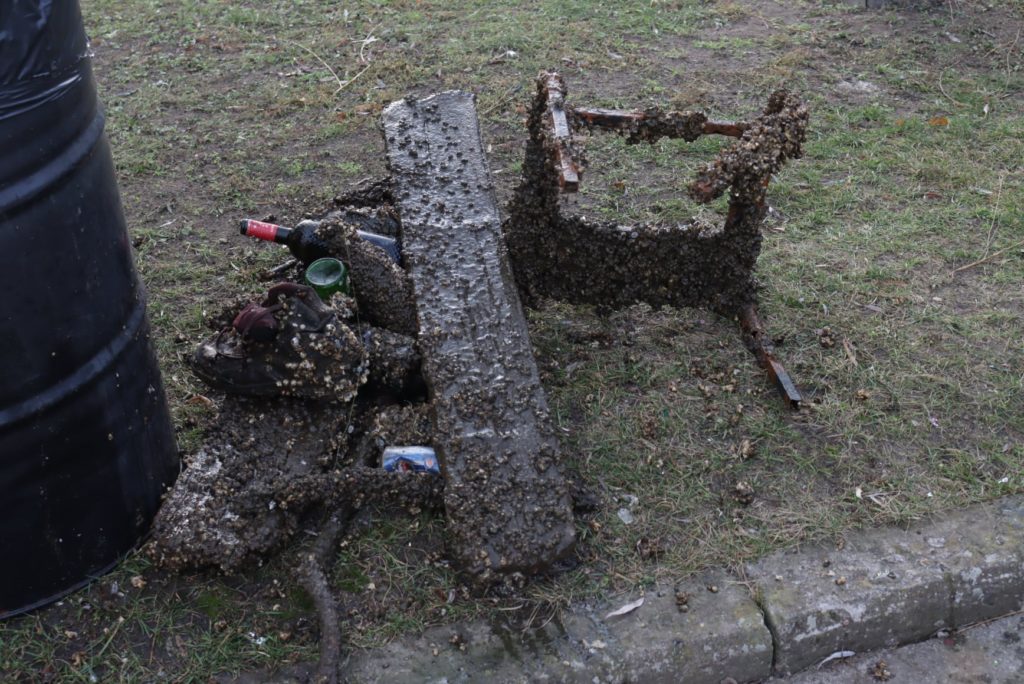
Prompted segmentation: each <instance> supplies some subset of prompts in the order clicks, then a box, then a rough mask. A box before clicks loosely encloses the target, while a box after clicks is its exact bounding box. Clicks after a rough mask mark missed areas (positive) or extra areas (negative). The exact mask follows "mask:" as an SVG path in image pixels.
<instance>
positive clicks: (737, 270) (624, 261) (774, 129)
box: [504, 72, 808, 403]
mask: <svg viewBox="0 0 1024 684" xmlns="http://www.w3.org/2000/svg"><path fill="white" fill-rule="evenodd" d="M565 98H566V87H565V83H564V81H563V80H562V78H561V77H560V76H559V75H558V74H555V73H552V72H543V73H541V75H540V77H539V78H538V80H537V91H536V96H535V97H534V100H533V103H532V106H531V109H530V112H529V120H528V127H529V141H528V143H527V148H526V155H525V158H524V160H523V176H522V180H521V181H520V184H519V186H518V188H517V189H516V191H515V195H514V197H513V200H512V202H511V203H510V205H509V208H508V217H507V218H506V219H505V223H504V232H505V239H506V242H507V244H508V250H509V256H510V257H511V260H512V265H513V268H514V271H515V276H516V281H517V283H518V284H519V287H520V290H521V291H522V293H523V297H524V300H525V301H527V302H533V301H535V300H536V299H537V298H539V297H552V298H555V299H560V300H564V301H568V302H572V303H577V304H596V305H600V306H602V307H613V308H617V307H623V306H628V305H630V304H634V303H637V302H647V303H649V304H651V305H654V306H658V305H671V306H694V307H702V308H707V309H711V310H713V311H716V312H718V313H721V314H723V315H726V316H730V317H732V316H740V315H741V314H743V313H744V312H749V309H750V307H753V306H756V302H757V295H756V292H757V281H756V279H755V277H754V269H755V266H756V263H757V257H758V255H759V254H760V251H761V230H760V227H761V223H762V221H763V220H764V217H765V214H766V212H767V210H768V205H767V202H766V193H767V188H768V183H769V181H770V180H771V176H772V174H774V173H776V172H778V170H779V169H780V168H781V167H782V165H783V164H784V163H785V161H786V160H788V159H794V158H798V157H799V156H800V155H801V145H802V143H803V141H804V137H805V133H806V128H807V121H808V113H807V108H806V107H805V106H804V105H803V103H802V102H800V100H799V99H797V98H796V97H795V96H793V95H791V94H789V93H787V92H786V91H778V92H776V93H774V94H773V95H772V96H771V98H770V99H769V101H768V106H767V107H766V108H765V110H764V112H763V113H762V114H761V115H760V116H759V117H757V118H756V119H754V120H753V121H751V122H737V123H719V122H712V121H709V120H708V119H707V117H706V115H704V114H702V113H699V112H663V111H662V110H660V109H657V108H652V109H647V110H644V111H635V112H631V111H619V110H606V109H587V108H582V107H572V106H570V105H568V104H567V103H566V102H565ZM574 128H576V129H579V128H586V129H590V130H598V129H600V130H608V131H613V132H616V133H619V134H621V135H623V136H624V137H625V138H626V141H627V142H629V143H640V142H647V143H649V142H653V141H655V140H657V139H659V138H661V137H673V138H682V139H684V140H687V141H693V140H696V139H697V138H698V137H700V136H701V135H708V134H719V135H726V136H731V137H735V138H738V140H737V141H736V142H735V143H734V144H733V145H731V146H730V147H728V148H726V149H725V150H723V151H722V152H721V153H720V154H719V155H718V158H717V159H716V160H715V161H713V162H712V163H710V164H708V165H707V166H706V167H705V168H703V169H702V170H701V171H700V172H699V173H698V175H697V178H696V179H695V180H694V182H693V183H692V184H691V185H690V187H689V194H690V196H691V197H692V198H693V199H694V200H696V201H697V202H701V203H707V202H710V201H712V200H714V199H715V198H717V197H720V196H721V195H723V194H724V193H725V192H728V193H729V209H728V214H727V216H726V217H725V221H724V225H721V226H719V225H712V224H709V223H706V222H703V221H701V220H698V219H693V220H691V221H689V222H686V223H679V224H657V223H641V224H635V225H622V224H618V223H615V222H613V221H597V220H593V219H589V218H586V217H583V216H577V215H570V214H568V212H567V211H565V210H564V204H565V203H564V201H563V199H562V194H563V193H567V192H574V191H576V190H577V189H578V187H579V183H580V178H581V176H582V168H581V161H580V160H581V159H582V154H581V150H580V149H579V148H578V144H577V142H576V140H575V139H574V137H573V129H574ZM753 313H754V315H755V317H756V310H755V311H754V312H753ZM747 341H748V344H750V346H751V348H752V350H754V351H755V353H757V354H758V357H759V359H762V363H764V361H763V358H764V356H765V355H767V356H769V357H770V356H771V350H770V349H767V350H765V349H764V348H763V347H762V346H761V343H762V341H763V336H761V337H755V336H751V335H748V336H747ZM772 360H773V362H774V363H775V365H776V366H778V370H780V371H781V373H782V374H783V375H785V371H784V370H782V369H781V366H780V365H778V362H777V361H774V357H772ZM785 379H786V380H787V382H788V384H787V386H786V388H783V386H782V383H778V386H779V389H780V391H782V392H783V394H784V395H786V397H787V399H789V400H790V401H791V402H794V403H798V402H799V394H797V393H796V390H795V387H793V386H792V382H791V381H788V376H785Z"/></svg>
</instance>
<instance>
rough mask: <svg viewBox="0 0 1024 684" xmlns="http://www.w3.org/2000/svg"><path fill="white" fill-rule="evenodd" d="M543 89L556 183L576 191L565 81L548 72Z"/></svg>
mask: <svg viewBox="0 0 1024 684" xmlns="http://www.w3.org/2000/svg"><path fill="white" fill-rule="evenodd" d="M544 90H545V92H546V94H547V112H548V116H549V117H550V118H551V133H552V138H553V140H552V143H553V145H554V152H555V160H556V161H557V163H558V185H559V187H561V188H562V192H576V191H577V190H579V188H580V173H579V169H578V167H577V166H576V162H575V160H573V158H572V151H571V150H570V148H569V142H570V141H571V140H572V131H571V130H570V129H569V120H568V119H567V118H566V116H565V83H564V82H563V81H562V79H561V78H560V77H559V76H558V75H557V74H548V75H547V78H546V79H545V81H544Z"/></svg>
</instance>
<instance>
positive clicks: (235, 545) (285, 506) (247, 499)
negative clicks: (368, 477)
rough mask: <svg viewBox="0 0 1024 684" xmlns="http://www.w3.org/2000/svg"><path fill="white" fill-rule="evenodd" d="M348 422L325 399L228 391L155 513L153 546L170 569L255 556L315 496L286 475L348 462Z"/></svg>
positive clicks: (266, 550)
mask: <svg viewBox="0 0 1024 684" xmlns="http://www.w3.org/2000/svg"><path fill="white" fill-rule="evenodd" d="M348 426H349V423H348V416H347V415H346V413H345V412H344V411H338V410H337V408H336V407H335V406H332V405H330V404H317V403H312V402H303V401H296V400H288V399H278V400H250V399H237V398H233V397H227V398H225V399H224V401H223V403H222V404H221V407H220V412H219V414H218V416H217V418H216V420H215V421H214V423H213V425H212V426H211V427H210V428H209V429H208V430H207V433H206V436H205V439H204V442H205V446H204V447H203V448H202V449H200V450H199V452H198V453H196V454H194V455H192V456H191V457H189V458H186V464H187V467H186V468H185V470H184V471H183V472H182V473H181V475H180V476H179V478H178V481H177V483H176V484H175V486H174V488H173V489H172V490H171V493H170V494H169V496H168V498H167V500H166V501H165V502H164V505H163V506H162V507H161V509H160V512H159V513H158V514H157V517H156V520H155V521H154V523H153V543H152V544H151V545H150V547H149V553H150V555H151V556H152V557H153V558H154V559H155V560H156V561H157V562H158V563H159V564H161V565H163V566H165V567H168V568H171V569H174V570H181V569H184V568H198V567H206V566H215V567H218V568H220V569H221V570H223V571H224V572H228V573H231V572H235V571H238V570H240V569H242V568H243V567H245V566H246V565H248V564H256V565H259V564H260V563H262V560H263V559H264V558H266V557H267V555H268V554H270V553H272V552H274V551H276V550H277V549H278V548H280V547H281V546H282V545H283V544H284V543H285V542H286V541H287V540H289V539H290V538H291V537H292V535H293V534H294V533H295V532H296V530H297V529H298V527H299V523H300V520H301V518H302V516H303V514H304V513H306V512H307V511H308V510H309V508H310V507H311V506H312V505H313V504H314V503H316V501H314V500H313V498H312V497H310V496H308V495H304V494H303V493H301V492H295V491H293V490H291V489H290V488H289V486H288V484H289V483H291V482H293V481H297V480H308V479H309V478H315V477H318V476H320V477H322V476H325V475H327V474H328V473H329V472H330V471H331V470H332V469H333V468H334V467H337V466H343V465H345V463H344V461H345V445H346V435H347V432H348Z"/></svg>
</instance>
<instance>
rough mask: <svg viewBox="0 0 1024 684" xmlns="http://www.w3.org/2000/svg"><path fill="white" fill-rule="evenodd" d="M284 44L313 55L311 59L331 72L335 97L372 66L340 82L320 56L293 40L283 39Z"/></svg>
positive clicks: (369, 65) (334, 72)
mask: <svg viewBox="0 0 1024 684" xmlns="http://www.w3.org/2000/svg"><path fill="white" fill-rule="evenodd" d="M285 42H286V43H291V44H292V45H295V46H296V47H300V48H302V49H303V50H305V51H306V52H308V53H309V54H311V55H313V57H314V58H315V59H316V60H317V61H318V62H320V63H321V64H323V65H324V68H326V69H327V70H328V71H329V72H331V76H333V77H334V81H335V82H336V83H337V84H338V87H337V88H335V90H334V94H335V95H337V94H338V93H340V92H341V91H342V90H344V89H345V88H347V87H348V86H349V85H350V84H351V83H352V81H354V80H356V79H357V78H359V77H360V76H362V75H363V72H365V71H366V70H367V69H369V68H370V67H371V66H372V64H367V65H366V66H365V67H363V68H362V70H360V71H359V73H358V74H356V75H355V76H353V77H352V78H350V79H348V80H347V81H342V80H341V77H340V76H338V72H336V71H335V70H334V69H333V68H332V67H331V65H330V64H328V63H327V62H325V61H324V59H323V58H322V57H321V56H320V55H318V54H316V53H315V52H313V51H312V50H310V49H309V48H308V47H306V46H305V45H303V44H302V43H296V42H295V41H293V40H287V39H285Z"/></svg>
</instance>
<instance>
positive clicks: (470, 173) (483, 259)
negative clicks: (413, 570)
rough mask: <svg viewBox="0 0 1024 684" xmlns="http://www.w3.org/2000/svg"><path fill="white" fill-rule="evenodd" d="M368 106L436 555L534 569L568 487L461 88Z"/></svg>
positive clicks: (569, 521) (552, 539)
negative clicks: (428, 462)
mask: <svg viewBox="0 0 1024 684" xmlns="http://www.w3.org/2000/svg"><path fill="white" fill-rule="evenodd" d="M382 118H383V124H384V136H385V141H386V146H387V157H388V164H389V166H390V169H391V173H392V177H393V181H394V187H395V195H396V200H397V202H398V208H399V212H400V215H401V221H402V247H403V253H404V255H405V259H406V262H407V267H408V272H409V275H410V277H411V278H412V282H413V289H414V292H415V295H416V308H417V317H418V320H419V345H420V351H421V353H422V355H423V373H424V377H425V379H426V381H427V386H428V389H429V392H430V400H431V404H432V410H433V411H434V419H435V429H436V437H435V443H434V447H435V448H436V450H437V452H438V458H439V460H440V462H441V467H442V472H443V474H444V477H445V480H446V483H445V494H444V497H445V510H446V515H447V521H448V544H449V553H450V555H451V556H452V558H453V560H455V562H456V563H457V564H458V565H459V567H460V569H461V570H463V571H464V572H467V573H468V574H469V575H470V576H472V577H474V578H475V579H476V580H477V581H479V582H482V583H489V582H492V581H494V580H496V579H498V578H500V577H501V576H508V575H511V574H513V573H520V572H521V573H534V572H538V571H541V570H544V569H545V568H547V567H548V566H549V565H550V564H551V563H552V562H553V561H555V560H557V559H558V558H560V557H562V556H564V555H565V554H566V553H567V552H568V551H569V550H570V549H571V548H572V545H573V543H574V541H575V531H574V527H573V515H572V508H571V499H570V494H569V489H568V485H567V483H566V482H565V480H564V478H563V477H562V473H561V469H560V465H559V453H558V442H557V440H556V439H555V437H554V435H553V433H552V429H551V424H550V418H549V415H548V407H547V400H546V398H545V396H544V392H543V389H542V388H541V385H540V379H539V377H538V373H537V366H536V363H535V361H534V358H533V350H532V347H531V346H530V339H529V336H528V332H527V328H526V320H525V318H524V317H523V311H522V307H521V305H520V302H519V297H518V294H517V291H516V287H515V282H514V280H513V278H512V274H511V271H510V269H509V265H508V259H507V256H506V253H505V246H504V242H503V240H502V235H501V219H500V217H499V214H498V209H497V202H496V200H495V196H494V190H493V186H492V183H491V178H490V172H489V170H488V167H487V161H486V158H485V157H484V151H483V146H482V144H481V140H480V131H479V124H478V122H477V116H476V107H475V103H474V97H473V95H472V94H470V93H466V92H460V91H449V92H444V93H439V94H436V95H433V96H431V97H428V98H426V99H423V100H413V99H406V100H401V101H398V102H394V103H392V104H391V105H390V106H388V107H387V109H385V110H384V113H383V117H382Z"/></svg>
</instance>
